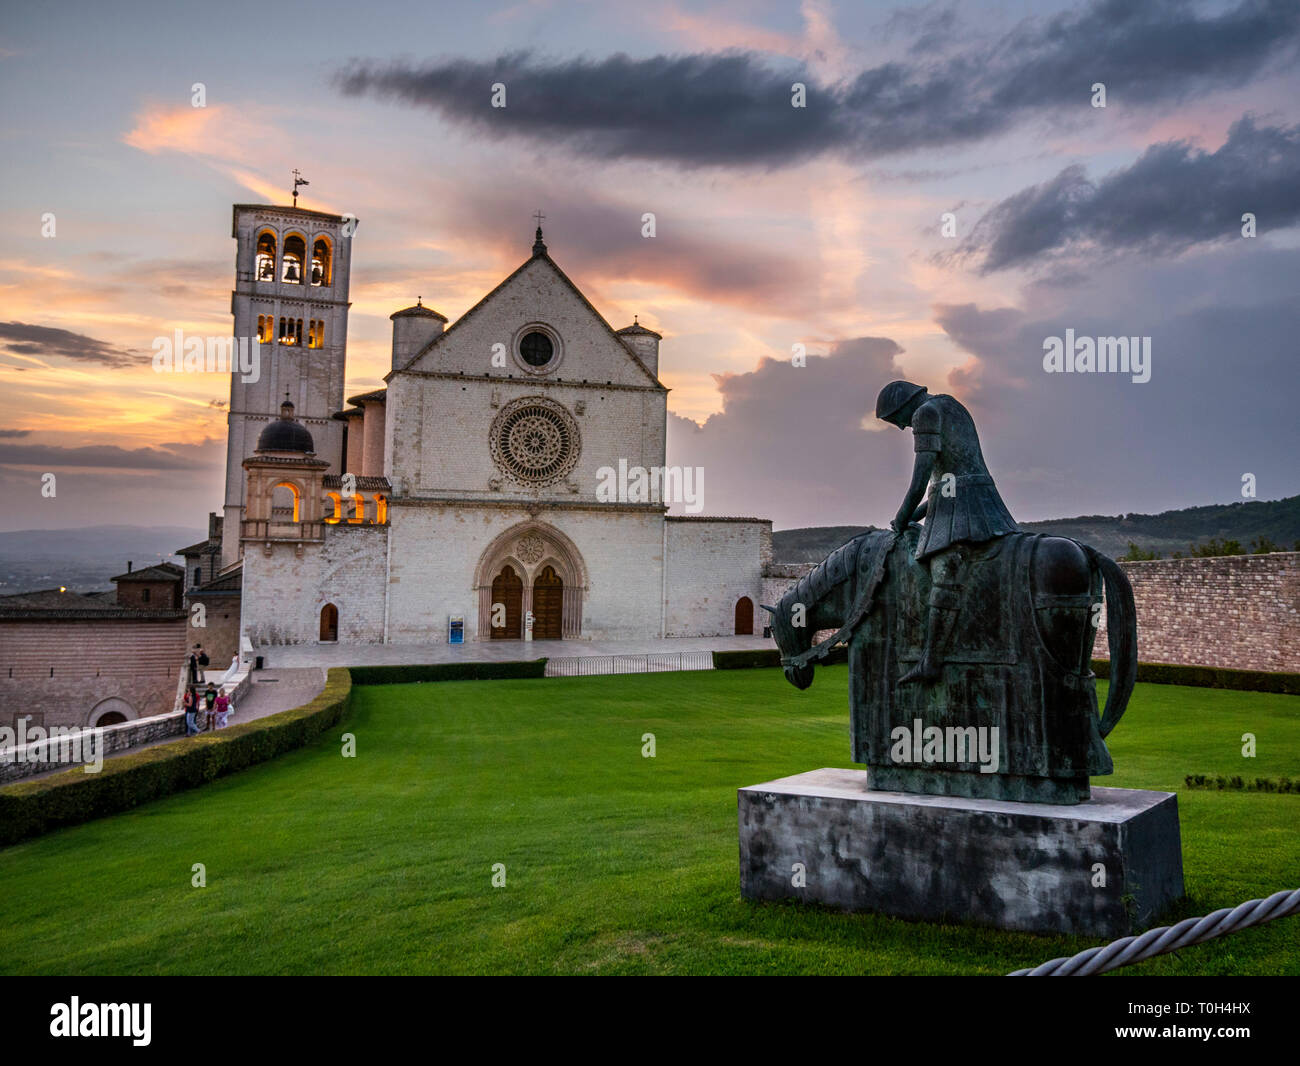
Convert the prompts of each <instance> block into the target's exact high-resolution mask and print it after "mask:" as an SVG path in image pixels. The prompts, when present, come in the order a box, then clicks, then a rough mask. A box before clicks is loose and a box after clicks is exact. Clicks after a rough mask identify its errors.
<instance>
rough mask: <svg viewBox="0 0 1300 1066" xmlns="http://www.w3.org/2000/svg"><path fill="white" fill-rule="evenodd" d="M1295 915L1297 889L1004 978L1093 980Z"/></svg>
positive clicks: (1299, 908) (1299, 899)
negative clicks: (1124, 967)
mask: <svg viewBox="0 0 1300 1066" xmlns="http://www.w3.org/2000/svg"><path fill="white" fill-rule="evenodd" d="M1297 912H1300V888H1294V889H1290V890H1287V889H1283V890H1282V891H1281V892H1274V893H1273V894H1272V895H1271V896H1269V897H1268V899H1252V900H1249V901H1248V902H1246V903H1243V904H1241V905H1240V906H1239V907H1233V908H1228V907H1224V908H1223V909H1222V910H1217V911H1215V912H1214V913H1213V914H1207V915H1206V916H1205V917H1204V918H1187V919H1185V920H1183V921H1181V922H1179V923H1178V924H1177V925H1166V926H1162V927H1161V928H1159V929H1149V930H1147V931H1146V932H1145V933H1143V934H1142V935H1141V936H1126V937H1124V938H1123V939H1122V940H1116V941H1115V942H1114V943H1111V944H1105V945H1103V946H1102V947H1099V948H1088V950H1087V951H1081V952H1079V954H1077V955H1073V956H1071V957H1070V958H1068V959H1052V960H1051V961H1050V962H1045V963H1043V964H1042V965H1041V966H1035V967H1033V968H1032V969H1028V970H1016V971H1015V972H1014V973H1011V974H1008V975H1007V976H1008V977H1092V976H1093V975H1094V974H1099V973H1105V972H1106V971H1107V970H1118V969H1119V968H1120V967H1121V966H1131V965H1132V964H1133V963H1135V962H1144V961H1145V960H1147V959H1150V958H1154V957H1155V956H1156V955H1164V954H1166V953H1168V952H1170V951H1177V950H1178V949H1179V948H1186V947H1191V946H1192V945H1193V944H1202V943H1204V942H1205V941H1207V940H1214V939H1216V938H1217V937H1221V936H1227V935H1228V934H1229V933H1236V932H1240V931H1241V930H1242V929H1248V928H1250V927H1251V926H1252V925H1263V924H1264V922H1271V921H1273V920H1274V919H1275V918H1285V917H1286V916H1287V915H1289V914H1295V913H1297Z"/></svg>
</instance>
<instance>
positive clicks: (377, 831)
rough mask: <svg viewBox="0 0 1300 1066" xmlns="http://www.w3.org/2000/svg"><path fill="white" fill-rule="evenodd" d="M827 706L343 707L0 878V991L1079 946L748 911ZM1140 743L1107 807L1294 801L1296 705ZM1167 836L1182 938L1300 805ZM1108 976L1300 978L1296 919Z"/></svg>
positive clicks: (615, 695)
mask: <svg viewBox="0 0 1300 1066" xmlns="http://www.w3.org/2000/svg"><path fill="white" fill-rule="evenodd" d="M846 683H847V673H846V668H845V667H831V668H826V669H823V670H822V671H821V673H820V676H819V678H818V680H817V683H816V684H815V685H814V686H813V688H812V689H810V690H809V691H808V692H806V693H799V692H796V691H795V690H794V689H792V688H791V687H790V686H788V685H786V684H785V682H784V681H783V680H782V679H781V676H780V674H779V673H778V672H777V671H775V670H750V671H726V672H719V673H693V674H660V675H648V676H646V675H641V676H626V677H602V678H564V679H558V678H557V679H545V680H529V681H493V682H473V681H471V682H456V683H452V682H447V683H440V684H425V685H400V686H383V687H373V688H370V687H367V688H360V689H358V690H356V692H355V696H354V700H355V704H354V710H353V713H352V715H351V716H350V718H349V719H348V720H347V722H346V723H345V725H344V727H343V728H344V729H346V730H347V731H349V732H352V733H354V734H355V736H356V743H357V757H356V758H355V759H344V758H342V757H341V756H340V752H339V744H338V741H337V733H338V731H335V733H334V735H332V736H331V738H330V739H329V740H322V741H321V742H319V743H318V744H316V745H315V746H313V747H311V748H308V749H304V750H302V751H299V752H295V753H292V754H289V755H286V756H284V757H282V758H280V759H278V760H277V761H275V762H274V763H271V764H267V765H264V766H260V767H256V768H253V769H250V770H248V771H246V772H244V773H241V774H238V775H235V776H234V777H231V778H228V779H224V780H220V781H217V782H215V783H213V784H211V785H209V786H206V787H205V788H203V789H200V790H197V791H194V792H189V793H185V794H183V795H178V796H174V797H172V798H170V799H167V800H163V801H161V802H157V803H154V804H151V805H149V806H147V807H144V808H141V809H139V810H137V811H133V812H130V813H126V814H122V815H118V816H115V817H112V818H107V819H104V820H102V821H99V822H94V823H90V824H87V825H83V826H77V827H75V828H71V829H67V830H62V831H60V832H57V833H54V834H51V835H50V836H47V837H44V838H42V839H39V840H35V841H31V842H28V843H25V844H22V845H18V846H15V847H12V848H9V849H7V850H4V851H0V891H2V892H3V897H4V900H5V921H4V922H3V927H2V928H0V971H3V972H5V973H17V974H31V973H58V974H135V973H146V974H153V973H186V974H190V973H241V974H243V973H290V974H308V973H440V972H470V973H503V972H510V973H554V972H562V973H611V974H612V973H620V974H628V973H633V974H635V973H749V974H759V973H845V974H851V973H874V974H920V973H929V974H940V973H952V974H962V973H982V974H1001V973H1006V972H1007V971H1009V970H1012V969H1015V968H1017V967H1020V966H1025V965H1029V964H1034V963H1037V962H1041V961H1044V960H1046V959H1049V958H1052V957H1054V956H1057V955H1063V954H1071V953H1073V952H1075V951H1077V950H1080V949H1082V948H1084V947H1086V946H1088V945H1089V944H1090V943H1094V941H1087V940H1082V939H1071V938H1065V937H1039V936H1030V935H1023V934H1011V933H1000V932H995V931H990V930H982V929H975V928H970V927H961V926H955V925H947V926H940V925H924V924H916V923H909V922H904V921H900V920H896V919H891V918H884V917H878V916H874V915H843V914H835V913H830V912H826V911H822V910H819V909H816V908H810V907H802V906H798V905H793V904H789V905H754V904H749V903H746V902H744V901H742V900H741V899H740V897H739V891H738V870H737V843H736V788H737V787H738V786H741V785H749V784H756V783H758V782H761V781H766V780H770V779H772V778H776V777H781V776H784V775H787V774H792V773H798V772H800V771H803V770H807V769H812V768H815V767H819V766H827V765H841V766H843V765H848V763H847V762H846V755H847V749H848V736H847V732H848V713H847V708H846V696H845V688H846ZM1129 715H1130V717H1129V718H1127V719H1126V720H1125V721H1124V722H1123V723H1122V724H1121V726H1120V727H1119V729H1118V730H1117V731H1116V733H1115V734H1113V735H1112V740H1113V744H1112V751H1113V752H1114V755H1115V761H1116V764H1117V766H1118V767H1119V768H1120V772H1119V773H1118V774H1117V775H1116V776H1115V777H1114V778H1111V779H1109V780H1105V781H1104V782H1099V783H1105V784H1114V785H1121V786H1126V787H1142V788H1156V789H1167V790H1173V789H1177V788H1179V787H1180V785H1181V781H1182V777H1183V775H1184V774H1185V773H1192V772H1203V773H1223V774H1225V775H1227V774H1233V773H1242V774H1250V775H1251V776H1255V775H1258V776H1272V777H1277V776H1281V775H1283V774H1288V775H1290V776H1296V775H1297V773H1298V772H1300V767H1298V766H1297V752H1300V697H1293V696H1277V695H1265V694H1247V693H1237V692H1223V691H1213V690H1206V689H1191V688H1176V687H1172V686H1154V685H1140V686H1139V687H1138V691H1137V694H1136V697H1135V701H1134V705H1133V706H1132V707H1131V709H1130V711H1129ZM648 732H649V733H654V734H655V738H656V744H657V757H656V758H653V759H647V758H642V755H641V746H642V739H641V738H642V735H643V734H644V733H648ZM1245 732H1252V733H1254V734H1255V735H1256V737H1257V738H1258V745H1259V754H1258V757H1257V758H1255V759H1253V760H1245V759H1243V758H1242V757H1241V754H1240V748H1241V735H1242V734H1243V733H1245ZM1243 767H1245V768H1246V769H1243ZM1179 807H1180V811H1181V815H1182V831H1183V849H1184V856H1185V868H1186V880H1187V887H1188V891H1189V893H1190V896H1191V898H1190V900H1189V901H1188V902H1187V903H1186V904H1185V905H1184V906H1183V907H1182V908H1181V909H1180V911H1179V912H1178V913H1177V914H1176V915H1175V917H1185V916H1187V915H1190V914H1203V913H1206V912H1208V911H1210V910H1213V909H1215V908H1218V907H1222V906H1233V905H1236V904H1237V903H1240V902H1242V901H1244V900H1246V899H1249V898H1252V897H1255V896H1263V895H1267V894H1269V893H1271V892H1273V891H1276V890H1277V889H1280V888H1284V887H1287V888H1290V887H1294V886H1295V885H1296V884H1297V883H1298V882H1300V835H1298V834H1297V833H1296V831H1295V830H1296V826H1297V824H1300V797H1297V796H1293V795H1278V794H1267V793H1263V794H1255V793H1232V794H1229V793H1220V792H1193V791H1182V792H1181V793H1180V795H1179ZM200 862H201V863H204V864H205V865H206V871H207V887H206V888H202V889H198V888H193V887H191V884H190V881H191V876H192V874H191V866H192V864H194V863H200ZM494 863H504V864H505V866H506V871H507V883H506V887H504V888H495V889H494V888H493V887H492V886H491V876H492V866H493V864H494ZM1124 972H1128V973H1170V974H1186V973H1223V974H1280V973H1290V974H1295V973H1298V972H1300V919H1295V918H1290V919H1283V920H1282V921H1279V922H1277V923H1274V924H1273V925H1271V926H1267V927H1264V928H1262V929H1256V930H1250V931H1247V932H1245V933H1240V934H1237V935H1235V936H1232V937H1230V938H1228V939H1226V940H1221V941H1218V942H1215V943H1212V944H1207V945H1203V946H1200V947H1196V948H1192V949H1188V950H1186V951H1184V952H1182V953H1180V955H1179V957H1177V958H1175V957H1165V958H1163V959H1159V960H1155V961H1154V962H1151V963H1146V964H1143V965H1141V966H1138V967H1134V968H1132V969H1131V970H1129V971H1124Z"/></svg>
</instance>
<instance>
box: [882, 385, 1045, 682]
mask: <svg viewBox="0 0 1300 1066" xmlns="http://www.w3.org/2000/svg"><path fill="white" fill-rule="evenodd" d="M876 417H877V418H880V419H883V420H884V421H886V422H889V423H891V424H892V425H895V426H897V427H898V428H899V429H907V428H909V427H910V428H911V430H912V435H913V437H914V438H915V443H916V465H915V466H914V467H913V469H912V484H911V486H909V488H908V490H907V496H906V497H905V498H904V500H903V504H902V506H901V507H900V508H899V509H898V515H897V517H895V519H894V520H893V521H892V522H891V523H890V528H892V529H893V530H894V531H895V532H898V533H901V532H902V531H903V530H905V529H906V528H907V526H908V524H909V523H910V522H919V521H920V520H921V519H922V518H924V519H925V525H924V526H923V527H922V529H921V535H920V538H919V540H918V541H917V545H916V558H917V560H918V561H921V562H928V565H929V569H930V601H929V610H928V612H927V615H926V629H925V643H924V645H923V647H922V649H921V659H920V661H919V662H918V663H917V664H916V665H915V666H914V667H913V668H912V669H911V670H909V671H908V672H907V673H906V674H904V675H903V676H902V677H901V678H899V680H898V683H899V684H900V685H906V684H911V683H912V682H916V681H923V682H927V683H929V682H932V681H936V680H938V677H939V672H940V671H939V668H940V666H941V665H942V662H943V651H944V646H945V645H946V644H947V642H948V639H949V638H950V637H951V635H952V628H953V622H954V621H955V620H956V617H957V611H958V609H959V608H960V607H961V602H962V588H963V585H964V582H965V578H966V574H965V570H966V566H965V558H964V555H963V552H962V547H961V546H962V545H963V544H980V543H983V542H984V541H989V540H993V539H994V538H996V537H1002V536H1006V534H1008V533H1015V532H1017V531H1018V530H1019V528H1020V527H1019V526H1017V525H1016V523H1015V519H1013V518H1012V517H1011V514H1010V512H1008V511H1007V508H1006V504H1004V503H1003V502H1002V497H1001V496H999V495H998V490H997V488H996V487H995V486H994V484H993V478H992V477H991V476H990V475H989V471H988V467H987V466H985V465H984V456H983V454H982V453H981V452H980V441H979V435H978V434H977V433H976V432H975V423H974V421H972V419H971V416H970V412H969V411H967V410H966V408H965V407H963V406H962V405H961V404H960V403H958V402H957V401H956V400H954V399H953V398H952V397H951V396H945V395H938V396H931V395H929V394H928V393H927V392H926V390H925V387H924V386H922V385H913V384H912V383H911V382H910V381H891V382H890V383H889V384H888V385H886V386H885V387H884V388H883V389H881V390H880V396H879V397H878V398H877V400H876ZM927 485H928V486H929V493H928V495H927V494H926V487H927ZM922 496H926V499H925V502H921V498H922ZM918 504H919V506H918Z"/></svg>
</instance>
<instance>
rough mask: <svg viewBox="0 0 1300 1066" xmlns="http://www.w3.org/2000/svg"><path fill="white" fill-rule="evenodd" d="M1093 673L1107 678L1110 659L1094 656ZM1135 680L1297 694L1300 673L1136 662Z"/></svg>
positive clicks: (1298, 691)
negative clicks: (1095, 657)
mask: <svg viewBox="0 0 1300 1066" xmlns="http://www.w3.org/2000/svg"><path fill="white" fill-rule="evenodd" d="M1092 672H1093V673H1094V674H1096V675H1097V676H1098V677H1106V678H1108V677H1110V660H1109V659H1093V660H1092ZM1137 679H1138V680H1139V681H1145V682H1148V683H1150V684H1153V685H1192V686H1194V687H1196V688H1228V689H1239V690H1240V691H1242V692H1280V693H1283V694H1284V695H1287V696H1300V674H1284V673H1280V672H1277V673H1274V672H1273V671H1269V670H1228V669H1225V668H1223V667H1219V666H1183V665H1180V664H1178V663H1138V671H1137Z"/></svg>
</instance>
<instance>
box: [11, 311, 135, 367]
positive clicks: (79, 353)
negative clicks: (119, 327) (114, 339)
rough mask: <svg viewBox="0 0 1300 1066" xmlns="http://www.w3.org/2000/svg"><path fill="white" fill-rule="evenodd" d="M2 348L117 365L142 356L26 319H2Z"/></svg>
mask: <svg viewBox="0 0 1300 1066" xmlns="http://www.w3.org/2000/svg"><path fill="white" fill-rule="evenodd" d="M0 351H9V352H13V353H14V354H15V355H27V356H32V357H34V358H39V359H71V360H74V361H75V362H79V363H97V364H98V365H100V366H106V367H109V368H110V369H114V370H116V369H118V368H120V367H124V366H131V365H132V364H135V363H138V362H139V360H140V357H139V356H138V355H134V354H132V353H131V352H129V351H127V350H126V349H123V348H115V347H113V346H112V345H111V344H107V343H106V342H104V341H99V340H95V338H94V337H87V336H86V335H85V334H84V333H73V332H72V331H71V330H66V329H54V328H52V327H50V326H33V325H30V324H29V323H26V322H0Z"/></svg>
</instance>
